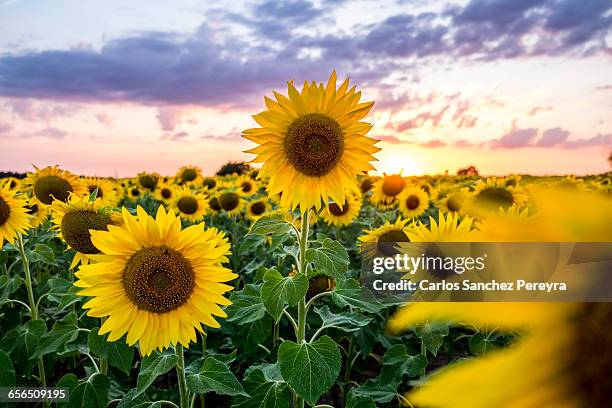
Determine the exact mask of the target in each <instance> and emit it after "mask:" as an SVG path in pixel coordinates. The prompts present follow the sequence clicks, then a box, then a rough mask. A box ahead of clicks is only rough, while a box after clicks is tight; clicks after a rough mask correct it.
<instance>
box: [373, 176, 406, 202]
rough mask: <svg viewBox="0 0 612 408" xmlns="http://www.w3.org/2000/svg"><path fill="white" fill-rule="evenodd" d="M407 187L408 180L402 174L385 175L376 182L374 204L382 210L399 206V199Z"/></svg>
mask: <svg viewBox="0 0 612 408" xmlns="http://www.w3.org/2000/svg"><path fill="white" fill-rule="evenodd" d="M405 187H406V180H405V179H404V178H403V177H402V175H401V174H391V175H386V174H385V175H384V176H383V177H381V178H379V179H378V180H376V182H374V186H373V187H372V202H373V203H374V204H376V205H377V206H378V207H380V208H382V209H388V208H392V207H394V206H395V204H397V197H398V196H399V195H400V194H401V193H402V191H404V188H405Z"/></svg>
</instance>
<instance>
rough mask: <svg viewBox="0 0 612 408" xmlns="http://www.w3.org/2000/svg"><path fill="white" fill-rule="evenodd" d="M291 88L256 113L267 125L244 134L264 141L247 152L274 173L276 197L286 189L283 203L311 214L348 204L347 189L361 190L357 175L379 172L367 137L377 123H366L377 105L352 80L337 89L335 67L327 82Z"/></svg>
mask: <svg viewBox="0 0 612 408" xmlns="http://www.w3.org/2000/svg"><path fill="white" fill-rule="evenodd" d="M287 86H288V97H286V96H284V95H281V94H279V93H277V92H274V96H275V97H276V101H274V100H272V99H270V98H267V97H266V98H265V102H266V106H267V108H268V109H267V110H265V111H263V112H261V113H259V114H257V115H254V116H253V118H254V119H255V121H256V122H257V123H258V124H259V125H260V126H261V128H253V129H247V130H245V131H244V132H243V136H244V137H245V138H247V139H249V140H251V141H253V142H255V143H257V144H258V145H259V146H258V147H256V148H254V149H251V150H248V151H247V152H248V153H253V154H256V155H257V157H256V158H255V159H254V160H253V162H255V163H263V165H262V167H261V170H260V171H259V174H258V178H266V177H269V185H268V192H269V194H270V195H271V196H272V195H275V194H278V193H280V192H283V195H282V197H281V205H282V206H283V207H288V208H291V209H295V208H297V207H298V206H299V207H300V210H301V211H302V212H305V211H308V210H309V209H310V208H312V207H316V208H317V209H319V208H321V205H322V201H323V203H326V202H328V201H330V198H331V200H333V201H335V202H337V203H338V204H344V201H345V188H346V189H350V190H356V189H357V185H356V182H357V180H356V176H357V174H359V173H362V172H367V171H368V170H374V168H373V167H372V165H371V164H370V162H371V161H373V160H375V159H374V157H373V156H372V154H373V153H376V152H377V151H379V150H380V149H379V148H378V147H375V146H374V144H375V143H376V142H377V141H376V140H374V139H371V138H369V137H367V136H365V135H366V133H368V131H369V130H370V128H371V127H372V125H371V124H370V123H366V122H360V120H361V119H363V118H364V117H365V116H366V115H367V114H368V113H369V112H370V109H371V108H372V106H373V104H374V103H373V102H362V103H359V99H360V98H361V92H356V91H355V87H354V86H353V87H352V88H350V89H349V80H348V79H346V80H345V81H344V82H343V83H342V85H340V87H339V88H337V89H336V72H335V71H334V72H333V73H332V74H331V76H330V78H329V81H328V82H327V85H326V86H324V85H323V84H322V83H320V84H316V83H315V82H314V81H313V82H311V83H308V82H304V86H303V88H302V91H301V92H298V90H297V89H296V88H295V87H294V85H293V82H288V83H287Z"/></svg>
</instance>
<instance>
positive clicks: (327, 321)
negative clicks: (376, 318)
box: [315, 305, 372, 332]
mask: <svg viewBox="0 0 612 408" xmlns="http://www.w3.org/2000/svg"><path fill="white" fill-rule="evenodd" d="M315 312H316V313H317V314H318V315H319V316H320V317H321V320H323V324H322V326H323V327H328V328H330V327H334V328H336V329H340V330H342V331H345V332H354V331H357V330H360V329H361V328H362V327H364V326H367V325H368V324H369V323H370V321H371V320H372V319H370V318H369V317H366V316H363V315H360V314H358V313H351V312H341V313H332V312H331V311H330V310H329V306H327V305H326V306H323V307H321V308H315Z"/></svg>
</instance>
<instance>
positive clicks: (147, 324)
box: [75, 206, 237, 355]
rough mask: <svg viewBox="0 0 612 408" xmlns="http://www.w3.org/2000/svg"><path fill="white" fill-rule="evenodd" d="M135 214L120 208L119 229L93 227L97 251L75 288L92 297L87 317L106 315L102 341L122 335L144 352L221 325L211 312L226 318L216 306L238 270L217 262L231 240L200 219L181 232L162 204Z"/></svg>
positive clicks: (186, 343)
mask: <svg viewBox="0 0 612 408" xmlns="http://www.w3.org/2000/svg"><path fill="white" fill-rule="evenodd" d="M137 214H138V215H137V216H134V215H131V214H130V213H129V212H128V211H127V210H126V209H125V208H124V209H123V221H124V223H125V226H124V227H117V226H109V230H108V231H92V232H91V234H92V242H93V243H94V245H95V246H96V247H97V248H99V249H100V250H101V252H102V254H101V255H94V256H93V257H94V259H95V261H96V263H93V264H90V265H84V266H81V267H80V269H79V271H78V272H77V273H76V277H77V278H78V281H77V282H75V286H77V287H80V288H82V290H81V291H80V292H79V294H81V295H83V296H91V297H92V298H93V299H91V300H90V301H88V302H87V303H85V304H84V305H83V307H84V308H85V309H89V311H88V313H87V314H88V315H89V316H93V317H105V316H108V319H107V320H106V321H105V322H104V324H103V325H102V327H101V328H100V334H105V333H109V332H110V335H109V337H108V341H115V340H118V339H120V338H121V337H122V336H123V335H124V334H126V333H127V343H128V344H129V345H133V344H134V343H136V342H139V345H140V351H141V353H142V354H143V355H148V354H150V353H151V352H152V351H153V350H155V349H160V350H162V349H164V348H166V347H168V346H169V345H171V344H172V345H176V344H177V343H180V344H182V345H183V346H185V347H188V346H189V342H190V341H195V340H196V333H195V330H194V328H195V329H197V330H198V331H200V332H202V333H203V332H204V329H203V327H202V325H203V324H204V325H206V326H210V327H219V323H218V322H217V321H216V320H215V319H214V317H213V316H219V317H226V316H227V315H226V314H225V312H224V311H223V310H222V309H221V308H220V307H219V305H229V304H230V303H231V302H230V301H229V300H227V299H226V298H225V297H223V294H224V293H226V292H229V291H230V290H232V289H233V288H232V287H231V286H229V285H226V284H224V283H222V282H228V281H231V280H232V279H234V278H236V277H237V275H235V274H234V273H232V272H231V271H230V270H229V269H227V268H225V267H223V266H222V264H223V263H225V262H227V261H228V258H227V256H228V255H229V253H230V252H229V251H230V246H229V243H228V241H227V239H226V238H225V237H224V235H223V233H221V232H219V231H217V230H216V229H214V228H209V229H204V224H203V223H200V224H196V225H192V226H190V227H188V228H185V229H183V230H181V222H180V219H179V218H178V217H176V216H175V215H174V213H173V212H168V213H166V211H165V210H164V208H163V207H162V206H160V207H159V209H158V211H157V216H156V217H155V218H153V217H151V216H149V215H148V214H147V213H146V212H145V211H144V210H143V209H142V207H138V208H137Z"/></svg>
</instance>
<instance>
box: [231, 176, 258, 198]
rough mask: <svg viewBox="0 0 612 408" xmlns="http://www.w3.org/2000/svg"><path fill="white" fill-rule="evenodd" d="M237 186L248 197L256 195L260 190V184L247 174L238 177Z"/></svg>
mask: <svg viewBox="0 0 612 408" xmlns="http://www.w3.org/2000/svg"><path fill="white" fill-rule="evenodd" d="M236 186H238V188H240V191H241V192H242V194H244V195H245V196H247V197H248V196H251V195H253V194H256V193H257V190H259V185H258V183H257V182H256V181H255V180H253V179H252V178H251V177H250V176H248V175H246V174H245V175H242V176H240V177H238V179H237V180H236Z"/></svg>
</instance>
